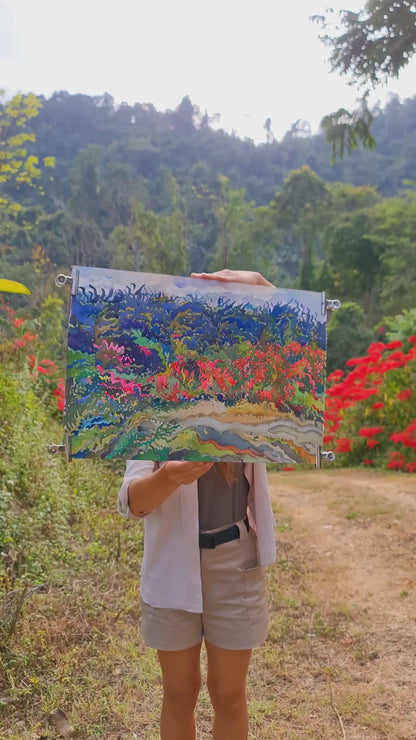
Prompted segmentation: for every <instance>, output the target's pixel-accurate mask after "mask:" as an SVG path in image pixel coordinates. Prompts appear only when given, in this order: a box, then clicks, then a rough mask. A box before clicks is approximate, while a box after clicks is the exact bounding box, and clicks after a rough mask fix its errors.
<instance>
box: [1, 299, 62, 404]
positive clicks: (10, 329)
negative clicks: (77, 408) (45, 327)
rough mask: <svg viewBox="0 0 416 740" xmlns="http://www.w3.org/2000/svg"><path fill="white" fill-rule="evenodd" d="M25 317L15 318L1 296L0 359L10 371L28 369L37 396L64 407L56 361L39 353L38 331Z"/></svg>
mask: <svg viewBox="0 0 416 740" xmlns="http://www.w3.org/2000/svg"><path fill="white" fill-rule="evenodd" d="M28 323H29V322H28V321H27V320H26V319H24V318H20V317H19V318H16V317H15V311H14V309H13V308H11V307H10V306H9V305H8V304H7V303H5V301H4V299H3V297H2V296H0V362H3V363H4V364H5V365H6V366H7V367H9V368H10V372H13V373H16V372H18V371H23V372H24V371H27V372H28V373H29V377H30V381H31V384H32V389H33V392H34V393H35V395H36V396H37V397H38V398H41V399H42V401H43V402H45V403H47V404H50V407H51V411H52V412H53V411H59V412H60V413H62V412H63V410H64V397H65V396H64V393H65V390H64V384H63V380H62V378H61V377H60V375H61V371H60V369H59V368H58V366H57V365H56V363H55V362H53V361H52V360H49V359H48V358H46V357H45V358H43V359H41V358H40V357H39V356H38V353H37V351H38V335H37V334H34V333H33V332H32V331H31V329H30V325H29V327H28Z"/></svg>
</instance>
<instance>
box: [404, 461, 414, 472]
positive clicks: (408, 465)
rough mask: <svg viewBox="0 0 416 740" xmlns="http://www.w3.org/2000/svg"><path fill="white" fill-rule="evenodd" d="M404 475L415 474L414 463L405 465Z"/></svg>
mask: <svg viewBox="0 0 416 740" xmlns="http://www.w3.org/2000/svg"><path fill="white" fill-rule="evenodd" d="M406 473H416V462H410V463H407V465H406Z"/></svg>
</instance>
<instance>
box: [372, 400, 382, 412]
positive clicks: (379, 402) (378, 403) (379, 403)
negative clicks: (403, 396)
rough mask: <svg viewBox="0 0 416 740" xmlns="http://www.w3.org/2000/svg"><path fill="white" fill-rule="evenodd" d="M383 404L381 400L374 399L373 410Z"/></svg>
mask: <svg viewBox="0 0 416 740" xmlns="http://www.w3.org/2000/svg"><path fill="white" fill-rule="evenodd" d="M383 406H384V403H383V401H376V403H373V409H374V411H377V410H378V409H382V408H383Z"/></svg>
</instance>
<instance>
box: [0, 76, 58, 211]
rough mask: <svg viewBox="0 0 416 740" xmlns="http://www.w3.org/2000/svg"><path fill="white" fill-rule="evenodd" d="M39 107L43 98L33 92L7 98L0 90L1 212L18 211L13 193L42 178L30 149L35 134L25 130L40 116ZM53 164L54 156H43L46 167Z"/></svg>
mask: <svg viewBox="0 0 416 740" xmlns="http://www.w3.org/2000/svg"><path fill="white" fill-rule="evenodd" d="M40 107H41V101H40V100H39V98H37V97H36V95H33V93H29V94H28V95H21V94H18V95H15V96H14V97H13V98H12V99H11V100H9V101H5V99H4V92H3V91H1V90H0V215H1V213H2V212H3V214H6V215H10V214H15V213H17V211H19V210H20V208H21V206H20V204H19V203H17V202H15V199H14V198H13V195H12V193H13V192H15V191H16V190H17V189H19V187H21V186H22V185H32V186H35V185H36V182H37V181H38V180H39V178H40V175H41V170H40V167H39V159H38V157H36V156H35V155H33V154H30V153H29V152H28V149H27V145H28V144H29V143H31V142H34V141H35V139H36V137H35V134H33V133H29V132H28V131H27V130H26V127H27V123H28V121H29V120H30V119H31V118H34V117H35V116H37V115H38V113H39V109H40ZM54 164H55V159H54V157H44V159H43V165H44V166H45V167H54Z"/></svg>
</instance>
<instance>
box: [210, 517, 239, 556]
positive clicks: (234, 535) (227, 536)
mask: <svg viewBox="0 0 416 740" xmlns="http://www.w3.org/2000/svg"><path fill="white" fill-rule="evenodd" d="M244 524H245V525H246V529H247V532H248V531H249V530H250V526H249V523H248V519H247V517H246V518H245V519H244ZM239 537H240V530H239V528H238V526H237V524H233V526H232V527H227V529H221V530H220V531H219V532H213V533H210V534H209V533H208V532H200V533H199V547H200V548H201V549H204V550H213V549H214V547H217V545H223V544H224V542H231V540H237V539H238V538H239Z"/></svg>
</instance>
